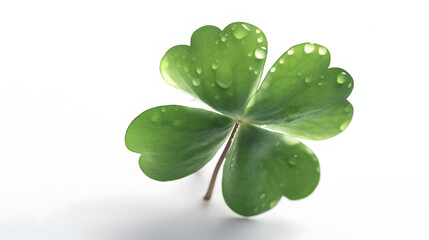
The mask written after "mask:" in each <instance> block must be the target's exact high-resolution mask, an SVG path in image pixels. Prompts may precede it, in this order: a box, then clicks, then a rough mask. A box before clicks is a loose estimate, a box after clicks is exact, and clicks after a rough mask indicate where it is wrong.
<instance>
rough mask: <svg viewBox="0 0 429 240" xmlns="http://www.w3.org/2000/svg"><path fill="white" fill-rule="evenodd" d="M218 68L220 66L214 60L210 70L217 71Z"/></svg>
mask: <svg viewBox="0 0 429 240" xmlns="http://www.w3.org/2000/svg"><path fill="white" fill-rule="evenodd" d="M219 66H220V62H219V61H218V60H215V61H214V62H213V63H212V69H213V70H217V69H218V68H219Z"/></svg>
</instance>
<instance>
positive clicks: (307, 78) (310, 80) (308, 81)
mask: <svg viewBox="0 0 429 240" xmlns="http://www.w3.org/2000/svg"><path fill="white" fill-rule="evenodd" d="M312 81H313V77H312V76H311V75H309V76H307V77H305V79H304V82H305V83H311V82H312Z"/></svg>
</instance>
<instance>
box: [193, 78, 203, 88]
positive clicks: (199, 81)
mask: <svg viewBox="0 0 429 240" xmlns="http://www.w3.org/2000/svg"><path fill="white" fill-rule="evenodd" d="M192 84H194V86H195V87H198V86H200V84H201V80H200V79H199V78H194V79H192Z"/></svg>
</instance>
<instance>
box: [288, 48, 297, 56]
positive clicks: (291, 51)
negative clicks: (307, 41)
mask: <svg viewBox="0 0 429 240" xmlns="http://www.w3.org/2000/svg"><path fill="white" fill-rule="evenodd" d="M294 52H295V50H294V49H293V48H291V49H289V50H287V54H288V55H292V54H293V53H294Z"/></svg>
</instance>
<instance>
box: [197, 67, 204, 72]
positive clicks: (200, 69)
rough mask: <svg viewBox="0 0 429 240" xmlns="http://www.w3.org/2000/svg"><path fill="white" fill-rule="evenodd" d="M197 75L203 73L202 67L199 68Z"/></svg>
mask: <svg viewBox="0 0 429 240" xmlns="http://www.w3.org/2000/svg"><path fill="white" fill-rule="evenodd" d="M197 73H198V74H201V73H203V68H202V67H201V66H198V67H197Z"/></svg>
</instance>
